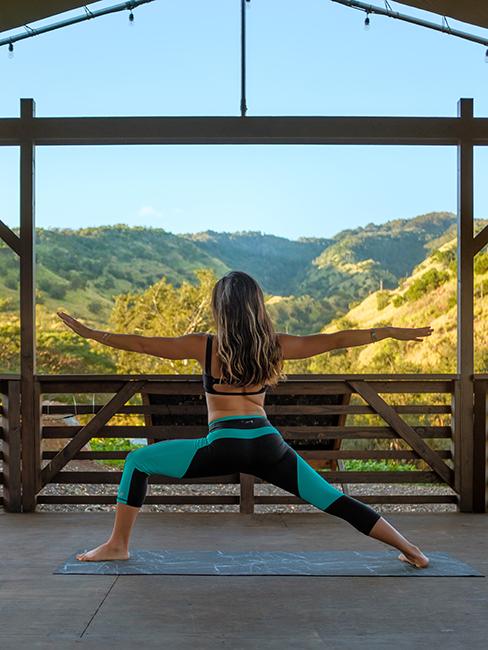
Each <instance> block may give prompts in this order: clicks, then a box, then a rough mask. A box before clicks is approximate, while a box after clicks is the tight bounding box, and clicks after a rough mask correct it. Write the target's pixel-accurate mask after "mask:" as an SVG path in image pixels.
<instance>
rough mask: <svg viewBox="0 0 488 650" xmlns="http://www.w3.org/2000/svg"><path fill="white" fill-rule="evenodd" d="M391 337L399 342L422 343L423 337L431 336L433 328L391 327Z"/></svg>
mask: <svg viewBox="0 0 488 650" xmlns="http://www.w3.org/2000/svg"><path fill="white" fill-rule="evenodd" d="M390 329H391V337H392V338H394V339H398V340H399V341H422V340H423V339H422V338H421V337H423V336H430V335H431V334H432V332H433V331H434V330H433V329H432V327H391V328H390Z"/></svg>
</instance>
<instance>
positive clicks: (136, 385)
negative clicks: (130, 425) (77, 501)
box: [41, 380, 145, 486]
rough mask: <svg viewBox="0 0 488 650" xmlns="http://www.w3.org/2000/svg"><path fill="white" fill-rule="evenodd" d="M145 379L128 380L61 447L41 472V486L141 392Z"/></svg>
mask: <svg viewBox="0 0 488 650" xmlns="http://www.w3.org/2000/svg"><path fill="white" fill-rule="evenodd" d="M144 384H145V381H144V380H140V381H130V382H127V383H126V384H125V385H124V386H122V388H121V389H120V390H119V392H118V393H116V394H115V395H114V396H113V397H112V398H111V399H110V400H109V401H108V402H107V403H106V404H105V406H104V407H103V409H102V410H101V411H99V412H98V413H97V414H96V415H95V416H94V417H93V418H92V419H91V420H90V422H88V424H85V426H84V427H82V428H81V429H80V431H79V432H78V433H77V434H76V436H75V437H74V438H73V439H72V440H71V441H70V442H69V443H68V444H67V445H66V447H64V449H61V451H59V452H58V453H57V454H56V456H55V457H54V458H53V459H52V460H51V462H50V463H48V464H47V465H46V466H45V467H44V468H43V469H42V472H41V486H44V485H46V484H47V483H49V482H50V481H51V480H52V479H53V477H54V476H55V475H56V474H57V473H58V472H59V471H60V470H61V469H62V468H63V467H64V466H65V465H66V463H68V462H69V461H70V460H72V459H73V458H74V456H75V455H76V454H77V453H78V452H79V451H80V449H81V448H82V447H83V446H84V445H86V443H87V442H89V440H90V438H92V437H93V436H95V435H96V433H97V432H98V431H99V429H100V428H101V427H103V426H104V425H105V424H106V423H107V422H108V421H109V420H110V418H111V417H112V416H113V415H115V413H117V411H118V409H119V408H120V407H121V406H123V405H124V404H125V403H126V402H127V400H129V399H130V398H131V397H132V396H133V395H135V393H138V392H140V390H141V388H142V386H144Z"/></svg>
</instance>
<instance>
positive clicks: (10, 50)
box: [8, 43, 14, 59]
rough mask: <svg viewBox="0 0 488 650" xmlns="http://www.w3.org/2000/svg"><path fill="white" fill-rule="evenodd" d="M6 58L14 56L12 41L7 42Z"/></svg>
mask: <svg viewBox="0 0 488 650" xmlns="http://www.w3.org/2000/svg"><path fill="white" fill-rule="evenodd" d="M8 58H9V59H13V58H14V44H13V43H9V44H8Z"/></svg>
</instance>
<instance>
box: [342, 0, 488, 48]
mask: <svg viewBox="0 0 488 650" xmlns="http://www.w3.org/2000/svg"><path fill="white" fill-rule="evenodd" d="M331 2H336V3H337V4H340V5H343V6H344V7H349V8H350V9H358V10H359V11H365V12H366V13H367V14H378V15H380V16H387V17H388V18H396V19H397V20H401V21H404V22H407V23H411V24H412V25H419V26H420V27H426V28H428V29H433V30H435V31H438V32H443V33H445V34H446V33H447V34H450V35H451V36H456V37H458V38H462V39H464V40H466V41H471V42H472V43H479V44H480V45H484V46H485V47H488V39H486V38H483V37H482V36H477V35H476V34H471V33H468V32H463V31H461V30H460V29H454V28H452V27H451V26H450V25H449V23H447V20H445V21H443V22H442V24H440V25H439V23H434V22H432V21H429V20H424V19H423V18H416V17H415V16H410V15H408V14H403V13H400V12H399V11H393V10H392V9H391V6H390V3H389V2H385V8H383V7H380V6H376V5H372V4H367V3H365V2H358V1H357V0H331ZM444 19H445V17H444ZM445 23H447V25H446V24H445Z"/></svg>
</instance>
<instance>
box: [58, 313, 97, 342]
mask: <svg viewBox="0 0 488 650" xmlns="http://www.w3.org/2000/svg"><path fill="white" fill-rule="evenodd" d="M56 313H57V314H58V316H59V318H60V319H61V320H62V321H63V323H64V324H65V325H67V326H68V327H69V328H70V329H72V330H73V332H76V334H79V335H80V336H83V337H84V338H90V335H91V334H92V333H93V330H92V329H91V328H90V327H87V326H86V325H83V323H80V321H79V320H76V318H73V317H72V316H70V315H69V314H65V313H64V311H58V312H56Z"/></svg>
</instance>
